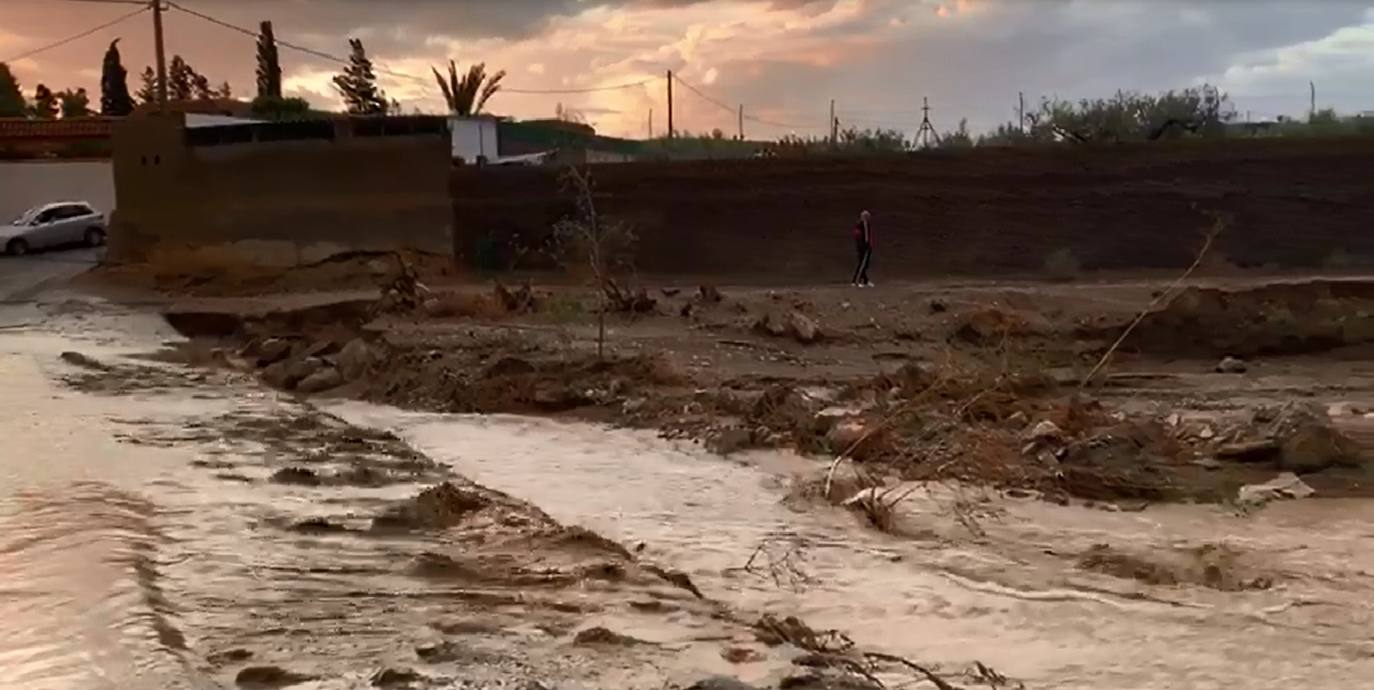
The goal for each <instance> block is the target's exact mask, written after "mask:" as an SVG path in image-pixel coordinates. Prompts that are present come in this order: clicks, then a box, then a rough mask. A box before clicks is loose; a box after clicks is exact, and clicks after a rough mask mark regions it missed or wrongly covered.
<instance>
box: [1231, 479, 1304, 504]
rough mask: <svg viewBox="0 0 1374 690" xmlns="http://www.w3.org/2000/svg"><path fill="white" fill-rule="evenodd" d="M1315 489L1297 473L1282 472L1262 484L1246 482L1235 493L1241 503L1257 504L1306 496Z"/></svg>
mask: <svg viewBox="0 0 1374 690" xmlns="http://www.w3.org/2000/svg"><path fill="white" fill-rule="evenodd" d="M1315 493H1316V490H1315V489H1313V488H1312V487H1310V486H1308V485H1307V484H1306V483H1304V482H1303V481H1302V480H1301V479H1299V478H1298V475H1296V474H1293V473H1292V472H1284V473H1283V474H1280V475H1279V476H1277V477H1274V478H1273V479H1271V480H1269V481H1267V482H1265V483H1263V484H1246V485H1245V486H1242V487H1240V491H1238V492H1237V493H1236V501H1237V502H1238V503H1240V504H1241V505H1248V506H1259V505H1264V504H1265V503H1268V502H1270V501H1277V500H1283V499H1295V498H1307V497H1308V496H1311V495H1312V494H1315Z"/></svg>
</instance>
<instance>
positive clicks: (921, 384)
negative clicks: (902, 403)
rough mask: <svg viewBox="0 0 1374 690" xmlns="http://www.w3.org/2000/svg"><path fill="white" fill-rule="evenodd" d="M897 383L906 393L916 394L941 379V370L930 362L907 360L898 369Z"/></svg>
mask: <svg viewBox="0 0 1374 690" xmlns="http://www.w3.org/2000/svg"><path fill="white" fill-rule="evenodd" d="M896 378H897V383H898V385H900V386H901V387H902V392H903V393H905V394H906V395H909V396H910V395H916V394H918V393H921V392H923V391H925V390H926V389H927V388H930V387H931V386H933V385H935V382H936V381H938V380H940V370H939V367H937V366H936V365H934V364H931V363H930V362H907V363H906V364H903V365H902V366H901V367H900V368H899V369H897V374H896Z"/></svg>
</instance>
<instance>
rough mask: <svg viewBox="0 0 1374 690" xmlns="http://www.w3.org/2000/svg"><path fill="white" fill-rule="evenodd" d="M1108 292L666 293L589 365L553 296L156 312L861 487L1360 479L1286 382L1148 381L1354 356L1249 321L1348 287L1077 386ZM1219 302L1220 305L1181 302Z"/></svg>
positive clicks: (1155, 488) (1318, 285) (376, 394)
mask: <svg viewBox="0 0 1374 690" xmlns="http://www.w3.org/2000/svg"><path fill="white" fill-rule="evenodd" d="M1120 290H1125V292H1122V294H1121V297H1122V298H1123V299H1120V300H1117V299H1106V300H1104V296H1105V295H1106V294H1107V293H1110V292H1111V291H1110V290H1101V291H1089V292H1087V293H1085V291H1083V290H1081V289H1076V288H1073V287H1063V288H1050V287H1040V288H1028V289H1027V288H1021V289H1015V290H1012V289H1005V290H987V289H976V290H965V291H960V290H957V289H954V290H951V289H946V290H938V291H928V290H927V291H922V290H920V289H910V290H903V289H895V290H893V291H891V292H887V293H884V292H882V291H852V290H850V291H842V290H828V289H806V290H791V291H768V290H750V291H744V290H740V291H736V292H733V293H727V294H724V295H722V294H720V291H718V290H715V289H713V288H703V289H701V290H690V289H681V290H679V289H676V288H665V289H662V290H658V291H655V292H653V293H652V294H653V295H654V297H653V298H652V299H651V301H652V302H653V305H652V307H653V308H652V309H651V310H650V311H648V312H644V313H626V314H613V315H611V330H610V333H611V335H610V342H609V343H608V354H607V355H606V356H605V357H604V358H599V357H598V356H597V355H596V354H595V352H596V344H595V338H596V335H595V333H596V331H595V328H594V323H595V318H594V314H593V312H594V309H595V306H594V305H595V304H597V301H596V300H595V299H594V298H593V297H592V296H591V295H589V294H587V293H586V292H585V291H581V290H576V289H565V288H560V289H547V290H530V289H528V288H526V289H522V290H514V291H513V290H506V289H498V290H496V291H494V292H492V291H485V290H479V289H471V290H466V291H458V292H452V293H445V294H437V295H432V296H429V297H427V298H425V299H424V300H422V304H420V306H418V307H417V308H415V309H407V310H404V311H402V312H396V311H394V310H391V309H388V308H387V305H386V304H384V303H378V304H375V305H364V304H361V303H343V304H339V305H335V306H332V307H321V308H313V309H311V310H303V311H294V312H289V313H277V314H268V315H265V316H254V317H248V318H240V317H235V316H233V315H230V316H228V317H224V316H220V317H215V318H210V317H206V316H205V315H203V314H194V315H188V314H172V315H169V321H171V322H172V323H173V324H174V325H176V324H180V327H181V328H182V330H183V332H184V333H186V334H188V335H192V336H207V335H208V336H214V337H216V338H225V337H227V338H228V339H227V341H222V342H227V343H228V344H231V345H232V351H228V350H221V351H220V354H219V355H217V356H213V357H205V359H207V360H208V361H217V362H221V363H227V364H228V365H229V366H233V367H237V368H242V369H247V370H251V371H256V372H258V374H259V376H261V378H262V379H263V380H264V381H266V382H268V383H269V384H271V385H273V386H276V387H278V388H282V389H286V390H293V391H297V392H300V393H305V394H319V393H327V394H330V395H342V396H352V397H358V398H363V399H367V400H372V401H378V402H384V403H390V404H396V405H401V406H404V407H411V408H419V409H426V410H438V411H447V412H481V413H502V412H514V413H529V414H546V415H571V416H574V417H576V418H578V419H590V420H601V421H610V422H614V423H618V424H625V425H630V426H641V427H651V428H657V429H659V430H661V431H662V432H663V433H664V434H666V435H670V436H680V437H686V438H691V439H696V440H700V441H703V442H705V443H706V444H707V445H708V447H710V448H711V449H712V450H715V451H717V452H720V453H725V454H728V453H731V452H735V451H738V450H742V449H747V448H769V447H790V448H795V449H797V450H800V451H802V452H804V453H812V454H817V455H821V456H823V457H834V456H837V455H843V456H845V457H848V458H852V459H853V460H854V461H856V462H857V463H860V465H861V466H863V467H865V468H867V469H866V470H865V471H864V472H862V473H861V474H862V476H863V477H865V479H864V481H866V482H877V483H881V482H882V481H883V480H882V479H881V478H882V477H883V476H891V475H896V476H898V477H902V478H906V479H958V480H963V481H968V482H975V483H981V484H991V485H994V486H1000V487H1003V488H1008V489H1018V490H1030V491H1035V492H1039V493H1041V494H1043V495H1045V496H1049V497H1054V498H1059V499H1063V498H1068V497H1078V498H1082V499H1087V500H1093V501H1122V500H1146V501H1151V500H1175V499H1183V498H1200V499H1205V500H1232V499H1234V498H1235V496H1236V495H1237V490H1238V489H1239V487H1240V486H1242V485H1244V484H1249V483H1256V482H1262V481H1266V480H1268V479H1270V478H1272V477H1273V476H1274V475H1275V473H1277V472H1280V471H1297V472H1300V473H1304V474H1305V475H1307V477H1306V478H1308V479H1309V480H1311V481H1314V482H1318V483H1321V484H1323V488H1324V491H1326V492H1329V493H1335V494H1343V493H1360V492H1361V491H1362V489H1361V488H1360V486H1364V485H1367V484H1368V482H1367V481H1366V479H1367V478H1366V477H1365V475H1366V474H1367V473H1368V469H1369V468H1368V467H1367V466H1366V464H1365V463H1364V461H1363V460H1362V459H1361V454H1360V452H1359V451H1358V449H1352V448H1348V447H1344V446H1339V447H1338V449H1337V450H1333V451H1331V452H1327V450H1323V449H1322V448H1321V447H1320V446H1321V444H1320V443H1318V442H1315V441H1313V442H1309V443H1306V444H1304V443H1301V442H1299V441H1295V440H1294V439H1297V438H1299V437H1301V436H1303V435H1307V436H1310V437H1312V438H1317V437H1321V438H1336V437H1338V436H1340V434H1339V433H1338V432H1334V431H1331V430H1332V425H1331V424H1330V421H1329V420H1328V419H1327V418H1326V415H1325V413H1324V412H1322V411H1320V410H1318V411H1317V412H1312V411H1310V410H1308V408H1306V407H1299V408H1292V407H1291V406H1289V407H1284V405H1285V403H1287V402H1288V401H1289V400H1290V399H1291V393H1289V392H1288V391H1286V390H1282V389H1273V390H1269V389H1266V388H1265V385H1267V384H1257V385H1255V386H1252V387H1251V389H1250V390H1248V391H1247V396H1248V397H1247V398H1245V399H1243V400H1234V401H1233V402H1231V403H1229V404H1222V405H1221V407H1220V408H1218V405H1217V403H1215V402H1211V403H1207V404H1205V405H1202V406H1201V407H1199V406H1198V404H1197V403H1198V400H1197V399H1196V396H1193V397H1190V393H1188V392H1187V391H1186V390H1185V391H1184V392H1183V393H1180V392H1178V389H1177V388H1174V389H1173V390H1169V391H1167V392H1164V391H1157V390H1151V387H1152V386H1158V385H1159V384H1160V382H1162V381H1172V382H1173V383H1172V384H1171V385H1174V386H1183V387H1184V388H1190V387H1195V388H1196V394H1198V395H1201V396H1202V397H1208V398H1212V399H1214V400H1215V399H1216V398H1223V399H1224V398H1225V397H1226V396H1227V395H1228V394H1231V393H1233V389H1234V386H1235V384H1236V382H1237V381H1240V380H1245V378H1246V377H1248V376H1252V375H1247V374H1244V373H1240V372H1232V371H1228V372H1225V373H1213V372H1212V369H1213V366H1214V365H1215V364H1216V361H1217V359H1218V358H1220V357H1221V356H1223V355H1227V354H1241V355H1249V354H1251V353H1269V352H1297V351H1302V352H1311V351H1314V350H1317V349H1320V348H1321V347H1329V346H1336V345H1346V344H1353V343H1355V342H1364V341H1363V339H1362V337H1356V335H1355V334H1354V332H1353V331H1352V332H1351V335H1349V336H1348V337H1343V338H1342V339H1339V340H1332V341H1327V340H1322V339H1320V338H1308V339H1306V340H1302V341H1301V347H1299V346H1296V345H1293V342H1294V341H1292V340H1291V338H1290V339H1285V338H1286V336H1285V335H1283V334H1282V333H1280V334H1277V335H1275V334H1272V333H1271V332H1270V331H1266V330H1264V328H1263V326H1262V325H1258V326H1257V325H1253V324H1254V323H1260V324H1262V323H1264V318H1261V317H1264V316H1265V315H1271V314H1273V313H1275V310H1278V311H1280V312H1283V313H1311V312H1312V308H1311V305H1312V304H1322V305H1325V306H1323V307H1322V309H1323V310H1324V311H1323V312H1322V313H1323V314H1326V315H1327V316H1329V319H1330V322H1331V323H1337V322H1339V323H1348V322H1353V321H1357V320H1359V319H1360V318H1362V317H1361V316H1360V315H1361V314H1362V313H1363V312H1362V311H1361V310H1362V309H1363V308H1364V304H1365V302H1364V295H1365V288H1364V287H1360V284H1351V285H1344V284H1335V283H1328V282H1314V283H1304V284H1287V285H1270V286H1262V287H1258V288H1254V289H1250V290H1231V291H1226V292H1223V291H1219V290H1212V289H1201V288H1196V289H1190V290H1188V291H1186V292H1184V293H1183V294H1182V295H1181V296H1180V297H1179V298H1177V299H1175V300H1174V301H1172V302H1171V303H1169V304H1168V305H1166V306H1164V307H1162V308H1160V309H1158V310H1156V311H1155V312H1153V313H1151V314H1150V315H1148V316H1147V317H1146V319H1145V320H1144V321H1143V322H1142V323H1141V325H1140V327H1139V329H1138V330H1137V331H1136V333H1135V335H1134V336H1133V338H1132V339H1129V340H1128V341H1127V346H1126V347H1125V348H1123V350H1122V351H1121V352H1120V353H1118V358H1117V360H1118V364H1117V366H1118V367H1124V368H1126V369H1127V371H1120V372H1114V370H1112V369H1110V368H1109V370H1108V373H1107V374H1106V375H1105V376H1103V377H1101V378H1099V379H1098V380H1096V381H1095V382H1094V384H1093V385H1092V386H1089V387H1087V388H1083V387H1081V386H1080V385H1079V384H1080V379H1081V377H1082V376H1083V374H1084V373H1086V371H1087V370H1088V369H1090V368H1091V365H1092V364H1094V363H1095V362H1096V361H1097V359H1098V358H1099V357H1100V356H1101V355H1102V353H1103V352H1104V351H1105V350H1106V349H1107V347H1108V345H1109V344H1110V343H1111V342H1112V341H1113V340H1114V339H1115V337H1116V335H1118V334H1119V333H1120V332H1121V330H1120V329H1121V328H1123V327H1124V326H1125V325H1126V324H1127V323H1128V322H1129V321H1131V320H1132V319H1133V317H1134V316H1135V313H1136V312H1135V311H1134V310H1135V309H1136V308H1138V307H1134V306H1132V305H1134V304H1140V303H1144V302H1148V301H1149V299H1150V290H1151V288H1150V287H1149V286H1144V287H1142V286H1140V285H1139V284H1136V285H1134V286H1132V287H1130V288H1121V289H1120ZM646 294H647V293H646ZM1218 295H1223V296H1218ZM1124 298H1129V299H1124ZM1209 300H1210V301H1209ZM1216 303H1220V304H1223V305H1224V308H1221V309H1214V310H1213V311H1205V310H1203V309H1202V308H1201V307H1199V306H1197V305H1199V304H1202V305H1207V304H1216ZM1285 310H1286V311H1285ZM1199 314H1205V316H1199ZM225 318H227V319H230V320H232V321H234V324H233V326H232V328H229V327H227V326H228V324H226V323H224V322H223V321H222V319H225ZM1272 318H1277V317H1272ZM217 319H219V320H220V321H217ZM1256 319H1258V321H1256ZM201 326H203V328H204V330H202V331H199V332H198V331H197V328H198V327H201ZM1242 327H1243V328H1242ZM1294 327H1295V328H1302V327H1303V326H1301V324H1297V323H1295V324H1294ZM1247 328H1248V329H1253V330H1252V331H1247V330H1245V329H1247ZM1246 333H1264V334H1267V335H1273V337H1274V338H1275V340H1273V341H1272V342H1274V343H1278V345H1279V349H1277V350H1267V349H1264V348H1262V347H1259V348H1253V349H1249V350H1245V349H1238V348H1239V345H1241V344H1245V343H1250V344H1254V343H1262V342H1264V341H1263V340H1262V339H1261V338H1259V337H1258V336H1254V335H1252V336H1251V337H1250V338H1248V339H1247V338H1246V337H1245V334H1246ZM1289 335H1291V333H1290V334H1289ZM1290 346H1291V347H1290ZM201 347H206V346H205V345H202V346H201ZM1285 348H1287V349H1285ZM1194 356H1197V357H1206V358H1207V359H1206V360H1204V361H1202V362H1196V360H1193V361H1194V362H1195V364H1194V365H1191V366H1192V370H1193V371H1196V372H1197V373H1196V374H1195V375H1174V374H1168V375H1166V374H1159V373H1151V374H1145V373H1132V372H1131V371H1130V370H1131V369H1135V370H1137V371H1138V370H1140V369H1141V368H1147V369H1148V368H1149V367H1158V366H1161V365H1162V366H1177V365H1176V364H1174V365H1171V364H1168V363H1169V361H1170V360H1173V359H1177V358H1179V357H1194ZM1237 361H1238V362H1239V361H1240V360H1237ZM1241 369H1242V370H1243V369H1244V363H1243V362H1242V363H1241ZM1132 391H1133V392H1132ZM1266 391H1268V392H1266ZM1146 401H1149V402H1148V404H1143V403H1144V402H1146ZM1328 432H1330V433H1329V434H1328ZM1323 434H1326V435H1323ZM1332 434H1334V435H1332ZM1247 449H1248V450H1247ZM862 483H863V482H861V484H862ZM858 488H863V487H862V486H861V487H858Z"/></svg>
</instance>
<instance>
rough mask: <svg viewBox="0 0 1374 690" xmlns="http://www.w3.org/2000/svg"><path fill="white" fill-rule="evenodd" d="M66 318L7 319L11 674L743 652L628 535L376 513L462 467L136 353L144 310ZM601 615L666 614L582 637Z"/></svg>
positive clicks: (5, 551) (364, 667)
mask: <svg viewBox="0 0 1374 690" xmlns="http://www.w3.org/2000/svg"><path fill="white" fill-rule="evenodd" d="M71 326H72V324H70V323H66V324H65V325H53V326H51V327H43V328H39V329H26V330H24V331H23V332H20V333H12V334H6V335H5V336H4V337H3V338H0V376H3V377H4V378H3V380H4V381H5V386H6V395H4V396H0V434H3V437H4V438H5V439H6V441H5V443H4V444H3V446H0V480H3V484H2V485H0V487H2V490H0V616H2V617H3V620H4V621H5V624H4V625H0V668H4V669H5V672H4V674H3V676H4V677H3V678H0V687H15V688H25V689H29V688H37V689H42V690H47V689H52V690H67V689H80V690H86V689H88V688H111V689H113V688H120V689H124V688H206V687H226V688H227V687H284V686H290V687H298V688H317V689H324V688H365V687H374V684H375V683H378V682H382V681H389V682H394V683H396V684H397V685H398V686H406V687H524V686H525V685H524V684H526V683H534V682H543V683H545V684H548V683H549V682H552V681H557V687H567V688H596V687H658V686H660V685H662V683H663V682H664V678H666V677H673V678H677V679H679V680H681V681H686V682H690V680H691V679H692V677H693V676H694V675H696V674H700V673H703V672H717V673H721V672H727V671H729V670H730V665H729V664H728V663H727V662H726V661H725V660H724V659H722V658H721V657H720V655H719V648H720V645H721V641H722V640H726V641H728V640H730V639H732V636H738V634H739V631H738V627H739V626H734V627H731V626H729V625H728V624H727V623H726V622H721V621H716V620H715V619H713V618H712V615H713V613H714V612H715V608H714V606H715V605H714V604H712V603H710V602H704V601H698V600H697V599H695V598H694V597H693V596H692V595H691V594H690V593H687V592H684V591H682V590H681V589H679V588H676V587H674V586H672V585H670V584H667V583H665V582H662V581H659V580H657V579H655V578H652V577H650V578H648V579H647V580H646V578H645V576H644V574H643V573H642V572H640V571H639V570H637V569H636V568H635V566H634V565H633V564H632V563H628V562H624V560H623V559H621V557H620V556H618V555H617V553H623V550H619V547H613V546H604V547H603V546H600V545H599V544H598V543H597V542H596V540H595V539H589V538H583V537H580V536H579V535H577V534H576V533H568V534H567V535H564V533H563V532H561V531H560V530H561V527H559V526H557V525H555V524H553V523H552V522H551V521H549V520H548V518H547V517H546V516H543V514H542V513H540V512H539V511H538V509H537V508H534V507H532V506H525V505H523V504H519V505H517V504H515V503H511V504H510V505H509V506H506V507H504V508H502V509H501V510H499V511H496V512H493V513H492V515H493V516H494V517H493V518H492V519H494V520H495V521H496V522H494V523H493V522H478V523H475V524H472V525H467V524H462V525H458V526H455V527H454V528H450V529H444V530H435V529H426V528H422V527H417V528H408V527H404V526H402V527H401V528H399V529H395V528H391V529H386V530H379V529H378V528H377V524H378V523H377V521H376V518H379V517H381V516H384V515H388V514H391V512H392V511H393V510H394V508H395V507H397V506H403V505H408V504H409V502H410V501H411V497H413V496H416V495H417V493H419V492H421V491H422V490H424V489H426V488H427V487H430V486H433V485H435V484H438V483H440V482H444V481H453V482H461V481H462V480H461V478H460V477H457V476H455V475H454V474H453V472H452V471H451V469H450V468H449V467H448V466H447V465H444V464H439V463H435V462H432V461H430V460H429V459H427V458H425V457H424V456H423V455H421V454H419V453H417V452H416V451H415V450H414V449H412V448H411V447H410V446H408V445H407V444H405V443H404V442H403V441H402V440H401V439H399V438H397V437H395V436H393V435H390V434H388V433H384V432H377V431H373V430H370V429H367V428H363V427H358V426H355V425H351V424H348V423H347V422H345V421H343V420H340V419H338V418H336V417H333V416H331V415H328V414H324V413H322V412H320V411H319V410H317V409H316V408H314V407H312V406H311V405H309V404H306V403H304V402H301V401H299V400H295V399H292V398H290V397H287V396H281V395H278V394H276V393H273V392H270V391H267V390H265V389H262V388H260V387H259V386H258V385H257V384H256V382H254V381H253V380H252V379H251V378H250V377H245V376H243V375H241V374H236V373H233V372H229V371H222V370H203V369H196V368H189V367H183V366H178V365H168V364H161V363H158V362H155V361H149V360H147V359H143V358H141V357H140V356H138V355H137V353H138V352H140V351H144V352H146V351H151V350H154V349H156V347H157V344H158V343H159V342H160V339H161V338H162V337H164V336H165V335H166V334H165V333H164V332H162V330H160V327H159V326H158V325H157V324H156V323H154V322H152V321H144V320H143V319H141V318H133V317H130V318H124V317H120V318H119V319H116V320H115V322H113V323H102V322H97V323H89V324H84V325H82V326H81V327H80V328H75V329H71V330H68V329H69V328H70V327H71ZM134 334H138V335H134ZM68 350H79V351H80V352H81V353H82V354H81V356H74V355H66V354H64V353H66V352H67V351H68ZM459 486H463V485H462V484H459ZM462 491H468V490H466V489H463V490H462ZM470 494H471V492H470V491H469V492H468V494H464V495H470ZM483 500H484V501H487V502H491V501H497V503H498V507H501V505H502V504H500V501H501V500H504V499H501V498H500V497H495V498H486V499H483ZM484 519H485V518H484ZM641 610H642V611H644V612H647V613H644V612H641ZM650 620H652V621H656V623H655V624H654V625H650V624H649V623H648V621H650ZM593 626H606V627H607V628H612V629H614V630H615V631H616V632H617V633H618V634H621V635H631V634H633V633H636V632H638V631H648V630H650V629H651V628H652V633H653V634H646V639H647V640H648V641H649V643H646V644H644V645H643V646H642V647H641V648H635V649H620V648H619V647H618V646H616V647H615V648H614V650H611V649H606V650H602V649H600V648H598V647H597V646H596V645H595V644H592V645H590V646H588V645H584V644H580V643H578V642H577V640H578V639H579V638H578V634H579V633H580V632H581V631H583V630H584V629H586V628H588V627H593ZM615 639H619V638H615ZM626 639H628V638H626ZM615 644H616V645H620V644H630V643H629V642H625V643H615ZM636 644H637V643H636ZM602 657H607V658H602ZM679 660H680V661H679ZM778 663H779V662H774V663H772V664H760V665H759V670H758V673H760V674H763V673H769V672H771V670H773V669H775V668H776V667H777V666H778ZM781 663H783V664H784V665H785V662H781ZM530 687H534V686H530Z"/></svg>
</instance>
